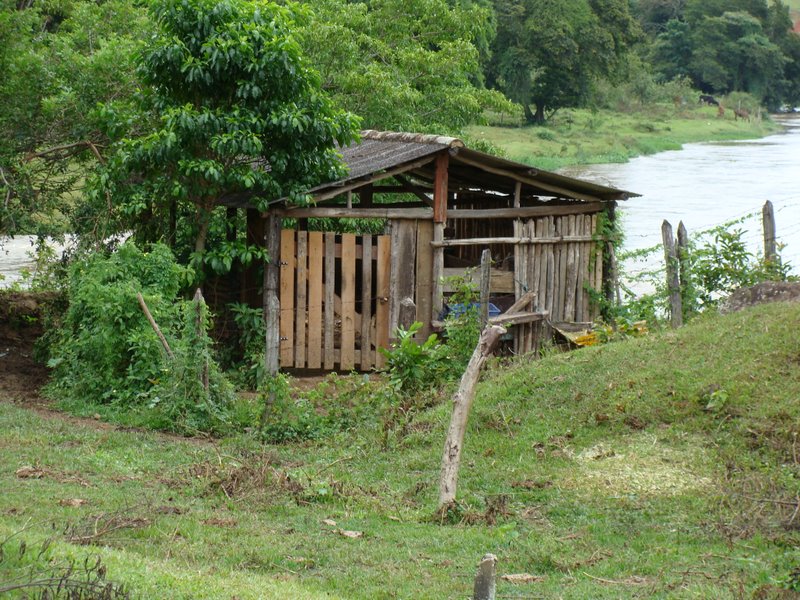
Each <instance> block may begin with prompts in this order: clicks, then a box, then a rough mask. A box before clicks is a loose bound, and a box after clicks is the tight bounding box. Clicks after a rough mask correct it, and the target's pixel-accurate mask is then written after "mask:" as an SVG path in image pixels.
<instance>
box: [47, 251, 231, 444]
mask: <svg viewBox="0 0 800 600" xmlns="http://www.w3.org/2000/svg"><path fill="white" fill-rule="evenodd" d="M191 279H192V272H191V271H190V270H189V269H187V268H185V267H181V266H179V265H178V264H176V262H175V259H174V257H173V256H172V253H171V252H170V250H169V249H168V248H167V247H166V246H163V245H160V244H156V245H154V246H153V247H152V249H151V250H150V251H149V252H144V251H142V250H141V249H139V248H138V247H137V246H136V245H135V244H133V243H130V242H129V243H125V244H123V245H121V246H120V247H119V249H118V250H117V251H116V252H114V253H112V254H110V255H105V254H100V253H96V254H91V255H89V256H88V257H86V258H84V259H82V260H78V261H76V262H75V263H74V264H73V265H72V267H71V269H70V275H69V280H68V284H67V298H68V302H69V307H68V309H67V311H66V314H65V315H64V319H63V324H62V327H61V329H60V331H59V332H58V333H57V334H56V336H55V337H56V339H55V341H54V342H53V344H52V346H51V348H50V360H49V362H48V364H49V366H51V367H52V368H53V384H52V386H51V388H50V389H51V393H55V394H57V395H58V396H59V397H60V398H61V399H63V400H66V401H67V402H68V403H69V404H71V405H73V406H76V407H81V406H97V405H112V406H114V407H115V408H118V409H120V410H122V411H123V412H126V411H138V412H143V413H145V418H146V420H147V423H146V424H149V425H151V426H155V427H158V428H162V429H171V430H175V431H181V432H190V433H193V432H195V431H198V430H201V431H217V430H219V429H220V428H221V427H222V426H223V424H224V422H225V420H226V419H225V417H224V413H225V412H226V410H227V409H228V407H229V406H230V404H231V401H232V393H231V391H230V387H229V385H228V384H227V382H226V381H225V380H224V378H223V377H222V375H221V374H220V373H219V372H218V369H217V367H216V363H215V362H214V361H213V359H212V357H211V344H210V341H209V339H208V335H207V330H208V325H209V324H208V315H207V313H206V309H205V303H204V302H202V300H201V299H200V300H197V301H195V302H187V301H184V300H180V299H179V298H178V294H179V292H180V291H181V289H182V288H183V287H184V285H186V283H188V282H189V281H191ZM137 292H140V293H141V294H142V296H143V297H144V299H145V301H146V303H147V305H148V307H149V309H150V311H151V313H152V315H153V317H154V319H155V320H156V322H157V323H158V324H159V326H160V328H161V329H162V331H163V333H164V335H165V337H166V338H167V339H168V340H170V341H169V343H170V346H171V348H172V350H173V352H174V355H175V357H174V359H172V360H167V358H166V356H165V353H164V349H163V348H162V346H161V343H160V342H159V340H158V338H157V336H156V334H155V332H154V331H153V329H152V328H151V326H150V324H149V323H148V321H147V319H146V317H145V316H144V314H143V312H142V310H141V308H140V306H139V303H138V300H137ZM201 372H204V373H206V375H205V377H206V378H207V381H208V385H207V386H205V385H203V376H202V375H201ZM198 386H201V387H202V388H203V389H202V391H200V390H198Z"/></svg>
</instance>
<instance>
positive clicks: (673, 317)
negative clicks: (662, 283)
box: [661, 220, 683, 328]
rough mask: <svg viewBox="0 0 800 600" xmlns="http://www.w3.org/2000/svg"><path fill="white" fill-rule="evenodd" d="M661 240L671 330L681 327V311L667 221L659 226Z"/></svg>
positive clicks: (672, 246) (670, 232)
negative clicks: (665, 267)
mask: <svg viewBox="0 0 800 600" xmlns="http://www.w3.org/2000/svg"><path fill="white" fill-rule="evenodd" d="M661 238H662V240H663V242H664V260H665V262H666V266H667V292H668V294H669V307H670V308H669V311H670V324H671V325H672V327H673V328H677V327H680V326H681V325H683V309H682V307H681V284H680V278H679V275H678V253H677V251H676V249H675V238H674V237H673V234H672V225H670V223H669V221H666V220H665V221H664V222H663V223H662V224H661Z"/></svg>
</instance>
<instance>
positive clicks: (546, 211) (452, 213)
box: [447, 202, 603, 219]
mask: <svg viewBox="0 0 800 600" xmlns="http://www.w3.org/2000/svg"><path fill="white" fill-rule="evenodd" d="M601 210H603V205H602V204H601V203H600V202H579V203H575V204H561V205H553V206H545V205H543V206H523V207H522V208H483V209H480V208H458V209H450V210H448V211H447V218H448V219H525V218H532V217H544V216H556V217H558V216H562V215H582V214H586V213H595V212H600V211H601Z"/></svg>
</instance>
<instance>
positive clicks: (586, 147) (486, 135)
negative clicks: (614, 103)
mask: <svg viewBox="0 0 800 600" xmlns="http://www.w3.org/2000/svg"><path fill="white" fill-rule="evenodd" d="M779 129H780V127H779V126H778V125H776V124H775V123H773V122H771V121H768V120H762V121H757V120H753V121H752V122H745V121H735V120H734V118H733V112H732V111H731V110H728V111H726V114H725V117H724V118H721V119H720V118H718V117H717V111H716V108H714V107H695V106H692V107H686V108H683V109H680V110H677V109H675V108H674V107H672V106H664V105H654V106H652V107H649V108H648V110H647V111H642V112H633V113H616V112H610V111H604V110H602V111H597V112H591V111H588V110H562V111H560V112H558V113H557V114H556V115H555V117H553V118H552V119H551V120H550V122H549V123H548V124H547V125H546V126H543V127H533V126H528V127H511V126H510V127H503V126H481V125H473V126H470V127H468V128H467V131H466V133H467V135H468V136H469V137H470V138H476V139H481V140H486V141H488V142H491V143H493V144H494V145H496V146H498V147H500V148H502V149H503V150H504V151H505V152H506V153H507V155H508V157H509V158H510V159H512V160H516V161H520V162H524V163H528V164H531V165H534V166H537V167H539V168H541V169H546V170H556V169H559V168H561V167H565V166H568V165H580V164H597V163H609V162H626V161H627V160H629V159H630V158H633V157H635V156H640V155H644V154H654V153H656V152H663V151H665V150H678V149H680V147H681V145H682V144H686V143H690V142H703V141H724V140H734V139H747V138H757V137H762V136H764V135H767V134H769V133H773V132H776V131H778V130H779Z"/></svg>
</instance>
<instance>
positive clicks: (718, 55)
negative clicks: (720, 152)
mask: <svg viewBox="0 0 800 600" xmlns="http://www.w3.org/2000/svg"><path fill="white" fill-rule="evenodd" d="M637 7H638V9H637V12H638V16H639V19H640V20H641V22H642V25H643V27H644V29H645V30H647V31H648V32H649V34H650V42H651V43H650V44H649V45H648V46H647V47H646V50H645V52H646V54H647V55H649V58H650V60H651V62H652V65H653V69H654V70H655V72H656V73H657V74H658V75H660V76H661V77H662V78H664V79H667V80H668V79H672V78H674V77H679V76H688V77H690V78H691V79H692V81H693V83H694V85H695V86H697V87H698V88H699V89H701V90H703V91H705V92H709V93H718V94H726V93H730V92H737V91H739V92H748V93H750V94H752V95H754V96H755V97H756V98H758V100H759V101H761V102H764V103H765V104H766V105H767V106H768V107H770V108H772V109H775V108H778V107H780V106H781V105H782V104H790V105H792V104H797V103H798V102H800V36H798V35H797V34H796V33H793V32H792V20H791V18H790V16H789V9H788V7H787V6H786V5H785V4H784V3H783V2H781V0H772V1H771V2H769V3H768V2H767V1H766V0H736V1H734V2H731V1H728V0H726V1H724V2H723V1H721V0H720V1H714V2H708V1H706V0H687V1H686V2H677V1H673V2H665V1H663V0H640V1H639V2H638V3H637Z"/></svg>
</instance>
